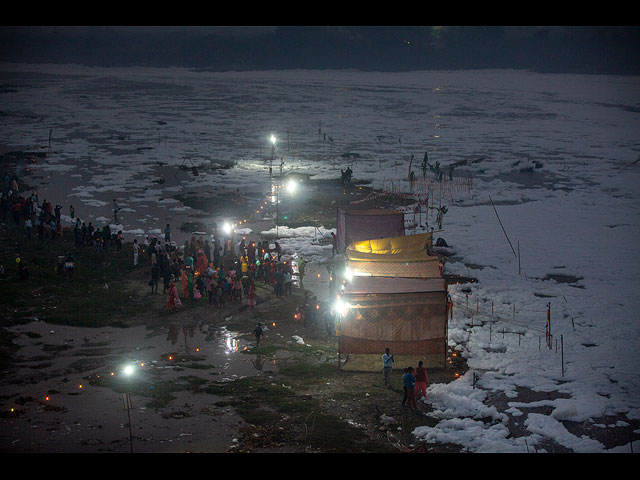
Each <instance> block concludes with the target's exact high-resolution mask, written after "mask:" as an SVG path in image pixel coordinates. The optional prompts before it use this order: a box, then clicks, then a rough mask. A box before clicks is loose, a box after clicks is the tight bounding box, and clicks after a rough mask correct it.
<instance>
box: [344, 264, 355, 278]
mask: <svg viewBox="0 0 640 480" xmlns="http://www.w3.org/2000/svg"><path fill="white" fill-rule="evenodd" d="M344 278H346V279H347V280H348V281H349V282H350V281H351V280H352V279H353V271H352V270H351V269H350V268H349V267H347V268H345V270H344Z"/></svg>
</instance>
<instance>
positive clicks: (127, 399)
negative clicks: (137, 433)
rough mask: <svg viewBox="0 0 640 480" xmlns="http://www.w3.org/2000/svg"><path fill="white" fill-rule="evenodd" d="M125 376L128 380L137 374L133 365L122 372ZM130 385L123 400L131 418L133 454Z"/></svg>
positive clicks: (130, 446) (130, 436)
mask: <svg viewBox="0 0 640 480" xmlns="http://www.w3.org/2000/svg"><path fill="white" fill-rule="evenodd" d="M122 372H123V373H124V376H125V377H127V379H129V378H131V376H132V375H133V374H134V373H135V368H134V366H133V365H126V366H125V367H124V369H123V370H122ZM130 387H131V386H130V385H127V392H126V393H124V394H123V396H122V399H123V401H124V408H125V410H126V411H127V416H128V418H129V451H130V452H131V453H133V433H132V432H131V408H132V404H131V392H130Z"/></svg>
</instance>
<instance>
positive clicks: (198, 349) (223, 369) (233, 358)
mask: <svg viewBox="0 0 640 480" xmlns="http://www.w3.org/2000/svg"><path fill="white" fill-rule="evenodd" d="M167 341H169V342H170V344H171V345H177V346H179V347H184V350H183V352H184V354H186V355H187V356H189V358H190V360H192V361H193V360H195V361H197V362H203V363H204V364H206V365H209V366H211V367H213V371H214V372H215V373H214V375H216V376H217V375H219V376H220V380H222V381H229V380H233V379H237V378H242V377H245V376H252V375H257V374H261V373H263V372H264V373H270V372H271V371H272V370H273V367H275V366H276V364H277V362H276V356H275V355H273V357H267V356H265V355H264V354H258V355H251V354H248V353H246V352H245V351H246V350H247V349H248V348H251V346H247V345H245V343H246V342H245V340H243V338H242V333H241V332H235V331H230V330H228V329H227V328H226V327H225V326H220V327H215V326H213V325H211V324H208V323H206V322H202V321H200V322H192V323H180V322H175V323H171V324H170V325H169V331H168V333H167ZM193 354H197V356H196V357H193V356H191V355H193ZM271 364H272V365H271ZM265 365H268V366H269V367H270V368H268V369H267V370H266V371H265Z"/></svg>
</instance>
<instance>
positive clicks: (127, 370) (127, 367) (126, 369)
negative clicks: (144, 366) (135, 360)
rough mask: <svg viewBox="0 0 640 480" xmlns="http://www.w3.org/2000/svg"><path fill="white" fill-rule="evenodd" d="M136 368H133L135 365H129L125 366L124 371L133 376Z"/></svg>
mask: <svg viewBox="0 0 640 480" xmlns="http://www.w3.org/2000/svg"><path fill="white" fill-rule="evenodd" d="M134 370H135V369H134V368H133V365H127V366H126V367H124V370H123V371H124V374H125V375H126V376H131V375H133V372H134Z"/></svg>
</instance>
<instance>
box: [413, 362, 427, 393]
mask: <svg viewBox="0 0 640 480" xmlns="http://www.w3.org/2000/svg"><path fill="white" fill-rule="evenodd" d="M415 377H416V387H415V388H416V398H420V397H426V396H427V384H428V383H429V377H428V376H427V369H426V368H424V367H423V366H422V360H420V361H419V362H418V367H417V368H416V375H415Z"/></svg>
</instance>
